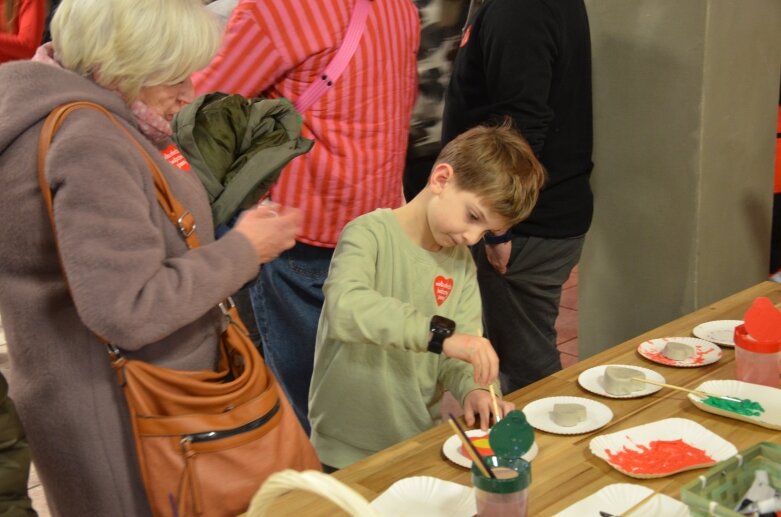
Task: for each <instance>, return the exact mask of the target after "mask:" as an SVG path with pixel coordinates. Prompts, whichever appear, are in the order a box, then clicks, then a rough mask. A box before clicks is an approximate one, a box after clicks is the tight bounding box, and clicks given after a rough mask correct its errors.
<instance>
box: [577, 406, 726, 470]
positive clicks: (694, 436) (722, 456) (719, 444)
mask: <svg viewBox="0 0 781 517" xmlns="http://www.w3.org/2000/svg"><path fill="white" fill-rule="evenodd" d="M675 440H683V442H684V443H686V444H688V445H690V446H692V447H696V448H698V449H701V450H702V451H704V452H705V453H706V454H707V455H708V456H710V457H711V458H712V460H713V461H707V462H705V461H704V462H701V463H697V464H691V465H686V466H681V467H675V466H671V465H669V464H667V465H665V464H664V462H659V461H658V459H659V457H660V455H659V454H657V455H655V456H654V457H655V458H656V459H657V461H656V462H655V463H656V465H654V467H655V468H654V469H653V470H647V469H643V470H637V469H628V468H626V467H622V466H620V465H618V464H616V463H615V462H614V460H611V458H610V456H609V454H608V453H609V452H610V453H613V454H616V453H618V452H621V451H624V450H625V451H628V452H635V453H642V452H643V451H644V450H647V449H648V447H649V445H650V444H651V443H652V442H656V441H663V442H669V441H675ZM589 449H590V450H591V452H592V453H593V454H594V455H595V456H596V457H598V458H601V459H603V460H605V461H606V462H607V463H608V464H609V465H610V466H611V467H613V468H614V469H616V470H617V471H619V472H621V473H623V474H626V475H627V476H631V477H635V478H640V479H646V478H656V477H664V476H669V475H671V474H675V473H678V472H683V471H685V470H692V469H697V468H702V467H709V466H711V465H713V464H714V463H717V462H719V461H723V460H726V459H728V458H730V457H732V456H734V455H735V454H737V452H738V450H737V449H736V448H735V446H734V445H733V444H731V443H730V442H728V441H726V440H725V439H723V438H722V437H721V436H719V435H717V434H715V433H713V432H711V431H709V430H708V429H706V428H705V427H703V426H701V425H700V424H698V423H697V422H694V421H693V420H689V419H686V418H667V419H664V420H658V421H656V422H651V423H650V424H645V425H639V426H637V427H632V428H630V429H624V430H622V431H618V432H615V433H611V434H605V435H601V436H597V437H595V438H594V439H592V440H591V442H590V443H589ZM641 455H642V454H641ZM648 457H650V456H648ZM678 458H680V454H676V453H672V454H668V455H666V456H665V460H669V461H675V460H676V459H678Z"/></svg>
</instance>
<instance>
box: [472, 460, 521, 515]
mask: <svg viewBox="0 0 781 517" xmlns="http://www.w3.org/2000/svg"><path fill="white" fill-rule="evenodd" d="M485 459H486V463H487V464H488V465H489V468H490V469H491V471H492V472H493V473H494V475H495V476H496V479H492V478H490V477H485V476H484V475H483V474H482V473H481V472H480V469H479V468H478V467H477V465H474V464H473V465H472V486H474V487H475V501H476V503H477V515H478V517H526V507H527V494H528V491H529V484H530V483H531V466H530V465H529V462H527V461H526V460H523V459H521V458H507V457H503V456H488V457H486V458H485Z"/></svg>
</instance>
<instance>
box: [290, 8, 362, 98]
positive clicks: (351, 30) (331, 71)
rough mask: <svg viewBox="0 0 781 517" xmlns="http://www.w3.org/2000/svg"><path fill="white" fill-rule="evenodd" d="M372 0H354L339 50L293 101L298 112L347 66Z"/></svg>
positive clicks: (322, 93) (324, 91)
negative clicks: (318, 75)
mask: <svg viewBox="0 0 781 517" xmlns="http://www.w3.org/2000/svg"><path fill="white" fill-rule="evenodd" d="M373 1H374V0H356V2H355V8H354V9H353V13H352V16H351V17H350V24H349V25H348V26H347V32H346V33H345V35H344V40H343V41H342V44H341V45H340V46H339V50H338V51H337V52H336V55H335V56H334V57H333V59H331V62H330V63H328V66H326V67H325V70H324V71H323V73H322V74H320V77H318V78H316V79H315V80H314V82H313V83H312V84H310V85H309V86H308V87H307V89H306V90H305V91H304V93H303V94H302V95H301V97H300V98H299V99H298V100H297V101H296V102H295V103H293V104H294V106H295V107H296V109H297V110H298V112H299V113H304V112H305V111H306V110H308V109H309V108H310V107H311V106H312V104H314V103H315V102H317V101H318V100H319V99H320V97H322V96H323V95H324V94H325V93H326V92H327V91H328V90H329V89H330V88H331V86H333V84H334V83H335V82H336V80H337V79H339V76H341V75H342V72H344V69H345V68H347V64H348V63H349V62H350V60H351V59H352V58H353V55H354V54H355V50H356V49H357V48H358V43H359V42H360V41H361V36H363V31H364V29H366V17H367V16H368V15H369V11H370V10H371V5H372V2H373Z"/></svg>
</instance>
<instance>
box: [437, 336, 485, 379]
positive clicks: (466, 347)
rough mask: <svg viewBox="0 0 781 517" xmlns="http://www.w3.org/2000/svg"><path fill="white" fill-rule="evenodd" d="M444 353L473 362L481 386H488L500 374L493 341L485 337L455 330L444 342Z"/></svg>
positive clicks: (476, 377)
mask: <svg viewBox="0 0 781 517" xmlns="http://www.w3.org/2000/svg"><path fill="white" fill-rule="evenodd" d="M442 353H443V354H445V355H446V356H447V357H453V358H454V359H459V360H461V361H464V362H466V363H472V367H473V368H474V370H475V382H476V383H477V384H479V385H480V386H488V385H489V384H491V383H493V382H494V381H495V380H496V376H497V375H499V357H497V355H496V352H495V351H494V347H493V346H491V342H490V341H488V340H487V339H485V338H484V337H480V336H471V335H469V334H462V333H460V332H455V333H453V335H452V336H450V337H448V338H446V339H445V341H443V342H442Z"/></svg>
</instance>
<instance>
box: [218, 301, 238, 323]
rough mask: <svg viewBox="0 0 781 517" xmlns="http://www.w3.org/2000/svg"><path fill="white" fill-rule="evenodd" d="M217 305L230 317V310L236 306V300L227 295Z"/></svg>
mask: <svg viewBox="0 0 781 517" xmlns="http://www.w3.org/2000/svg"><path fill="white" fill-rule="evenodd" d="M217 306H218V307H219V308H220V310H221V311H222V314H223V315H225V316H226V317H228V318H230V316H231V315H230V311H231V309H235V308H236V302H234V301H233V298H231V297H230V296H228V297H227V298H225V300H224V301H221V302H220V303H219V304H217Z"/></svg>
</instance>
